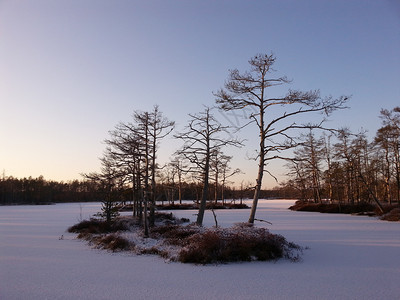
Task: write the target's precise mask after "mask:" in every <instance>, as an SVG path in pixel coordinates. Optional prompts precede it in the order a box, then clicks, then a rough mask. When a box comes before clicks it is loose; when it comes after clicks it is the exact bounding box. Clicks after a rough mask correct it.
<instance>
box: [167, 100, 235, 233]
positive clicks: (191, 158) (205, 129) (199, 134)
mask: <svg viewBox="0 0 400 300" xmlns="http://www.w3.org/2000/svg"><path fill="white" fill-rule="evenodd" d="M189 116H190V118H191V119H190V120H189V124H188V125H187V126H186V130H185V131H184V132H182V133H178V134H176V135H175V138H177V139H181V140H183V142H184V144H183V146H182V148H181V149H179V150H178V151H177V155H180V156H182V157H184V158H185V159H186V160H187V161H188V162H189V164H190V166H189V169H188V171H189V172H197V173H200V174H201V176H202V185H203V192H202V197H201V201H200V206H199V212H198V215H197V221H196V223H197V225H199V226H202V225H203V218H204V211H205V208H206V202H207V199H208V189H209V179H210V161H211V155H212V153H213V152H214V151H216V150H219V149H221V148H222V147H224V146H228V145H232V146H239V145H240V142H239V141H238V140H234V139H228V138H224V137H222V135H223V133H228V127H227V126H222V125H221V124H220V123H219V122H218V121H217V120H216V119H215V117H214V116H213V115H212V114H211V109H210V108H209V107H206V108H205V110H204V111H203V112H201V113H199V114H189Z"/></svg>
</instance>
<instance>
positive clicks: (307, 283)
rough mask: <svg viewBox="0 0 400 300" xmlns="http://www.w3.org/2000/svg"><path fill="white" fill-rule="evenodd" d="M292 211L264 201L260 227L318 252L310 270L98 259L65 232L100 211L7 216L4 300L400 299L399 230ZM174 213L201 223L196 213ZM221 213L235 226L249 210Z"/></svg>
mask: <svg viewBox="0 0 400 300" xmlns="http://www.w3.org/2000/svg"><path fill="white" fill-rule="evenodd" d="M292 203H293V201H285V200H280V201H278V200H274V201H271V200H269V201H261V203H260V206H259V209H258V212H257V218H258V219H264V220H267V221H269V222H272V225H269V224H267V223H257V226H267V227H268V228H269V229H270V231H271V232H272V233H279V234H282V235H283V236H285V237H286V238H287V240H289V241H292V242H295V243H297V244H299V245H301V246H307V247H309V248H310V249H308V250H305V252H304V255H303V260H302V261H301V262H298V263H292V262H290V261H285V260H281V261H278V262H275V263H274V262H252V263H235V264H227V265H218V266H214V265H212V266H194V265H189V264H181V263H166V262H164V260H163V259H162V258H159V257H157V256H147V255H146V256H135V255H131V254H127V253H109V252H106V251H102V250H93V249H91V248H90V247H88V246H87V245H86V244H85V242H82V241H80V240H77V239H75V235H74V234H70V233H66V231H65V230H66V228H67V227H69V226H71V225H73V224H75V223H77V222H78V221H79V219H81V218H88V217H89V216H90V215H92V214H93V213H95V212H97V211H99V209H100V205H99V204H93V203H83V204H57V205H51V206H8V207H0V299H2V300H9V299H398V297H399V295H400V285H399V278H400V260H399V259H398V257H399V254H400V223H390V222H385V221H380V220H377V219H374V218H369V217H360V216H357V217H356V216H349V215H330V214H319V213H309V212H293V211H290V210H287V207H289V206H290V205H291V204H292ZM174 213H175V214H176V216H178V217H188V218H190V219H191V220H194V216H193V214H194V213H195V211H177V212H174ZM216 214H217V218H218V223H219V224H220V225H222V226H230V225H231V224H233V223H235V222H243V221H245V220H247V217H248V214H249V210H220V211H216ZM213 224H214V220H213V217H212V215H211V213H209V212H207V214H206V218H205V225H206V226H212V225H213ZM61 235H63V239H60V237H61Z"/></svg>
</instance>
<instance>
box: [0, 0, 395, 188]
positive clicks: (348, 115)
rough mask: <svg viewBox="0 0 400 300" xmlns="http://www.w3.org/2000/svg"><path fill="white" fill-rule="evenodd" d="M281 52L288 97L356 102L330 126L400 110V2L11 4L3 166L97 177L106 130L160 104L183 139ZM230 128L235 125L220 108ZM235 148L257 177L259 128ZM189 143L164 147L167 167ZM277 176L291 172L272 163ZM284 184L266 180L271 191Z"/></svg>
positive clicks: (4, 1)
mask: <svg viewBox="0 0 400 300" xmlns="http://www.w3.org/2000/svg"><path fill="white" fill-rule="evenodd" d="M271 52H272V53H274V55H275V56H276V58H277V61H276V63H275V65H274V69H276V72H277V74H281V75H286V76H287V77H288V78H290V79H292V80H293V81H292V83H291V84H290V85H289V86H287V87H286V89H289V88H290V89H300V90H315V89H319V90H320V91H321V94H322V95H323V96H330V95H331V96H333V97H339V96H341V95H351V100H350V102H349V103H348V106H349V109H347V110H342V111H338V112H336V113H335V114H333V115H332V116H331V118H330V121H329V122H328V123H329V125H330V126H332V127H344V126H346V127H349V128H350V129H351V130H352V131H355V132H357V131H359V130H362V129H364V130H368V134H369V137H370V138H371V139H372V138H373V136H374V134H375V132H376V130H377V129H378V128H379V127H380V125H381V121H380V119H379V112H380V110H381V109H382V108H386V109H392V108H393V107H395V106H399V105H400V84H399V83H400V82H399V81H400V2H399V1H396V0H385V1H380V0H376V1H370V0H360V1H357V0H354V1H353V0H344V1H342V0H335V1H324V0H315V1H311V0H310V1H308V0H304V1H295V0H293V1H290V0H282V1H272V0H265V1H245V0H243V1H239V0H226V1H225V0H221V1H218V0H213V1H211V0H203V1H189V0H186V1H183V0H182V1H177V0H174V1H167V0H159V1H151V0H149V1H135V0H132V1H124V0H120V1H104V0H69V1H61V0H60V1H52V0H35V1H28V0H20V1H11V0H0V104H1V105H0V141H1V142H0V143H1V144H0V171H2V172H3V173H4V174H5V175H6V176H14V177H29V176H32V177H38V176H39V175H43V176H44V177H45V178H46V179H53V180H59V181H61V180H63V181H68V180H72V179H82V177H81V176H80V174H81V173H88V172H91V171H98V170H99V167H100V163H99V159H98V158H99V157H101V155H102V153H103V150H104V149H105V145H104V143H103V140H104V139H106V138H108V131H110V130H112V129H113V128H114V127H115V125H116V124H117V123H118V122H129V121H130V120H131V116H132V113H133V112H134V111H137V110H138V111H148V110H151V109H152V107H153V106H154V105H156V104H157V105H159V107H160V110H161V111H162V112H163V114H164V115H165V116H166V117H168V118H169V119H170V120H174V121H175V122H176V124H177V130H178V131H179V130H183V127H184V126H185V125H186V124H187V122H188V119H189V118H188V114H189V113H198V112H201V111H202V110H203V109H204V106H205V105H206V106H213V105H214V104H215V97H214V96H213V92H215V91H217V90H218V89H220V88H221V87H223V85H224V83H225V81H226V79H227V78H228V74H229V73H228V71H229V70H230V69H235V68H237V69H239V70H240V71H246V70H248V60H249V59H250V58H251V57H253V56H254V55H256V54H258V53H271ZM215 115H216V116H217V117H218V118H219V119H220V120H225V121H230V122H236V123H241V122H244V121H243V120H239V121H238V120H236V119H235V120H232V118H234V117H232V116H229V115H226V114H225V115H224V114H222V113H220V112H218V111H216V112H215ZM240 135H241V136H240V137H245V138H246V143H245V147H243V148H241V149H236V150H232V149H231V150H229V151H230V152H229V153H231V154H232V155H234V159H233V161H232V167H234V168H241V169H242V172H243V174H241V175H239V176H238V177H237V178H235V179H234V180H235V182H237V183H238V182H241V181H246V182H247V181H249V182H254V181H255V178H256V175H257V164H256V162H254V161H251V160H248V157H249V156H252V155H253V153H254V151H255V150H256V149H257V141H258V140H257V138H258V134H257V128H255V127H254V126H253V127H251V126H250V127H248V128H246V129H245V130H244V131H242V132H241V133H240ZM180 145H181V142H180V141H176V140H174V139H172V138H170V139H168V140H166V141H164V143H162V144H161V145H160V150H159V161H160V162H167V161H168V160H169V158H170V156H171V155H172V154H173V152H174V151H175V150H177V149H178V148H179V147H180ZM268 168H269V170H271V172H273V173H274V174H275V175H276V176H278V177H279V178H283V177H282V176H283V175H284V174H285V172H286V171H285V169H284V168H283V167H282V164H280V163H273V164H271V165H269V166H268ZM274 185H276V183H275V181H274V180H273V179H272V178H269V177H268V176H266V177H265V180H264V188H270V187H273V186H274Z"/></svg>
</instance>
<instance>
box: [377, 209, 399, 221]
mask: <svg viewBox="0 0 400 300" xmlns="http://www.w3.org/2000/svg"><path fill="white" fill-rule="evenodd" d="M381 220H385V221H391V222H398V221H400V208H393V209H391V210H390V211H389V212H387V213H386V214H384V215H382V216H381Z"/></svg>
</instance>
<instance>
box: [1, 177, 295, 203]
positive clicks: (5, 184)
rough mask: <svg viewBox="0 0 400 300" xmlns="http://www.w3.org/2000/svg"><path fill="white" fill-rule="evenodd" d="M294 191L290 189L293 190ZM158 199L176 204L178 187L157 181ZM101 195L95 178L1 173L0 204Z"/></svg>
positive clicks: (188, 188)
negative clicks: (61, 179) (6, 174)
mask: <svg viewBox="0 0 400 300" xmlns="http://www.w3.org/2000/svg"><path fill="white" fill-rule="evenodd" d="M201 191H202V186H201V184H200V183H183V184H182V199H185V200H192V201H194V202H196V201H198V200H199V199H200V196H201ZM292 192H293V191H292ZM252 193H253V191H252V189H249V188H247V187H243V188H242V189H240V188H239V189H234V188H233V187H226V190H225V194H226V199H229V201H234V200H235V201H236V202H237V203H239V202H240V201H241V200H243V199H247V198H250V197H251V196H252ZM290 193H291V192H290V191H289V193H288V194H286V192H285V189H280V188H277V189H273V190H263V191H262V198H279V197H282V198H287V197H291V196H293V197H294V196H295V194H296V193H297V192H296V191H294V194H293V195H291V194H290ZM214 194H215V190H214V187H211V189H210V197H209V198H210V199H212V195H214ZM156 198H157V201H158V202H159V203H160V204H161V202H165V203H168V204H172V203H174V204H177V203H179V201H178V194H177V187H174V186H171V185H170V184H163V183H160V184H158V185H157V197H156ZM103 199H104V190H103V188H102V187H101V186H100V185H98V184H97V183H96V182H94V181H90V180H73V181H68V182H62V181H61V182H57V181H54V180H46V179H45V178H43V176H40V177H38V178H32V177H29V178H21V179H19V178H15V177H12V176H4V177H2V178H0V205H9V204H52V203H64V202H100V201H103ZM118 199H119V201H121V202H130V201H131V200H132V192H131V188H129V187H126V188H125V189H121V190H120V197H119V198H118Z"/></svg>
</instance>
